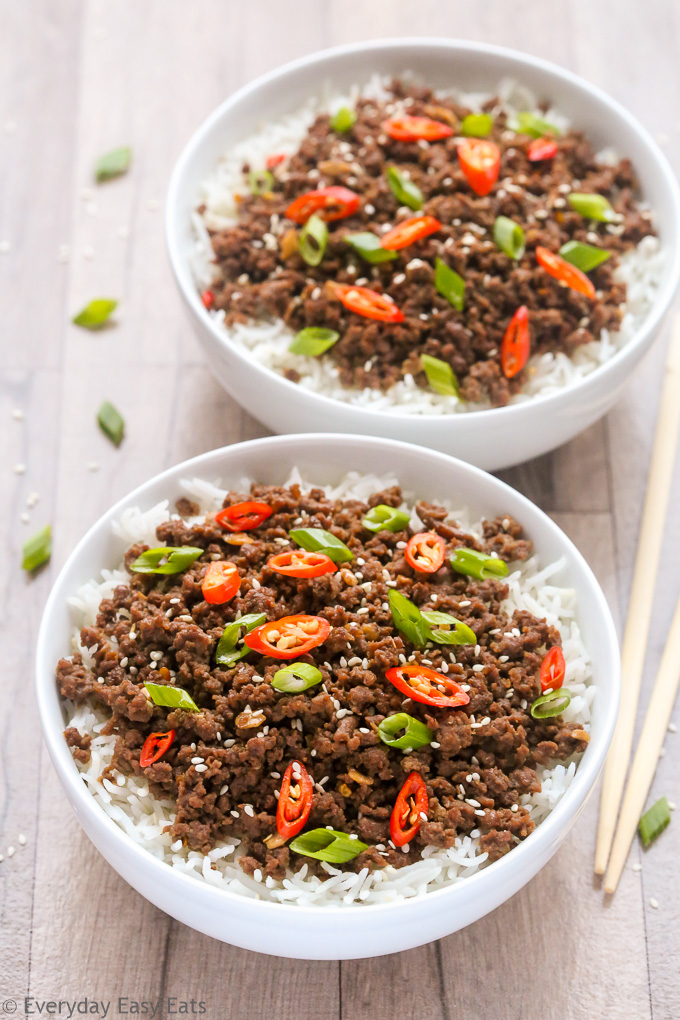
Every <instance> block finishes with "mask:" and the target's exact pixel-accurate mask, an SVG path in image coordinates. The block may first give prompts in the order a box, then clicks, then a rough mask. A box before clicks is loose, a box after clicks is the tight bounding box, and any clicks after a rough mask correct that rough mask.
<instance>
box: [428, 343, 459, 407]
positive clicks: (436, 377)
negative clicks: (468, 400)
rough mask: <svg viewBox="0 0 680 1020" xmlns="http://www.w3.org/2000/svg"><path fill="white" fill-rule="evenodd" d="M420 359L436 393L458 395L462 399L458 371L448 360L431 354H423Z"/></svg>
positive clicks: (431, 387)
mask: <svg viewBox="0 0 680 1020" xmlns="http://www.w3.org/2000/svg"><path fill="white" fill-rule="evenodd" d="M420 361H421V364H422V366H423V370H424V372H425V375H426V376H427V381H428V383H429V384H430V389H433V390H434V391H435V393H441V394H443V396H445V397H458V399H460V387H459V386H458V380H457V378H456V373H455V372H454V371H453V369H452V368H451V366H450V365H449V363H448V361H442V359H441V358H434V357H433V356H432V355H431V354H421V355H420Z"/></svg>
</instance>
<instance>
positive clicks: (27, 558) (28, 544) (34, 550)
mask: <svg viewBox="0 0 680 1020" xmlns="http://www.w3.org/2000/svg"><path fill="white" fill-rule="evenodd" d="M51 555H52V527H51V525H49V524H46V525H45V527H44V528H41V529H40V531H38V532H36V533H35V535H33V537H32V538H27V539H26V541H25V542H24V546H23V556H22V559H21V566H22V567H23V569H24V570H37V569H38V567H42V565H43V563H47V562H48V560H49V558H50V556H51Z"/></svg>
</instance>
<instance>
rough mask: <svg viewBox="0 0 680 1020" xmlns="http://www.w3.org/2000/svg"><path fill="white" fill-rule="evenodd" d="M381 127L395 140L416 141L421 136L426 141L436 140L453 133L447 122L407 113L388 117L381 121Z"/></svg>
mask: <svg viewBox="0 0 680 1020" xmlns="http://www.w3.org/2000/svg"><path fill="white" fill-rule="evenodd" d="M382 127H383V131H385V132H387V134H388V135H389V136H390V138H394V140H395V141H397V142H417V141H420V139H421V138H424V139H425V140H426V141H427V142H437V141H439V139H440V138H449V137H450V135H452V134H453V128H450V127H449V125H448V124H442V122H441V121H439V120H431V119H430V118H429V117H411V116H409V115H408V114H404V115H403V116H402V117H390V119H389V120H384V121H383V125H382Z"/></svg>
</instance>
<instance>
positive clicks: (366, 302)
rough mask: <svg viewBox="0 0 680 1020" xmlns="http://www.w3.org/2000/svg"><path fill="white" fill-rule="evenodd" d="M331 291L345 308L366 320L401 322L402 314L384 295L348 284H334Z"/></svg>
mask: <svg viewBox="0 0 680 1020" xmlns="http://www.w3.org/2000/svg"><path fill="white" fill-rule="evenodd" d="M333 289H334V291H335V293H336V295H337V297H338V298H339V299H340V300H341V301H342V303H343V305H344V306H345V308H348V309H349V310H350V312H356V313H357V315H363V316H364V317H365V318H366V319H378V320H379V321H380V322H403V321H404V313H403V312H402V311H401V309H400V308H397V306H396V305H395V303H394V301H392V300H391V299H390V298H388V297H387V296H386V295H385V294H378V292H377V291H376V290H370V288H369V287H353V286H352V285H351V284H348V283H334V284H333Z"/></svg>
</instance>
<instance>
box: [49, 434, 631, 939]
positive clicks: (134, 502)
mask: <svg viewBox="0 0 680 1020" xmlns="http://www.w3.org/2000/svg"><path fill="white" fill-rule="evenodd" d="M348 439H351V441H352V442H353V443H357V444H359V443H362V444H363V443H367V444H370V445H371V446H372V447H374V448H377V449H378V450H380V449H381V448H382V449H383V450H384V451H385V455H386V457H387V456H388V455H389V454H391V455H392V456H393V457H394V455H395V454H398V453H399V451H400V450H403V451H409V450H410V451H412V450H414V449H415V447H414V446H413V445H412V444H409V443H402V442H399V441H397V440H389V439H379V438H375V437H373V436H351V437H348V436H346V435H342V434H336V433H322V434H316V435H315V434H313V433H311V434H305V435H287V436H274V437H267V438H264V439H255V440H251V441H249V442H246V443H240V444H237V446H238V448H239V449H240V450H242V451H249V450H252V451H255V450H257V449H258V448H260V447H263V446H274V447H276V446H280V447H282V448H285V447H287V446H291V445H294V444H295V443H301V444H302V443H304V444H305V445H307V444H309V445H312V444H314V443H323V444H332V443H333V442H335V441H338V440H342V441H343V442H345V441H347V440H348ZM229 449H234V447H233V446H232V447H223V448H221V449H218V450H213V451H211V452H209V453H206V454H200V455H199V456H197V457H193V458H192V459H190V460H187V461H184V462H183V463H181V464H179V465H176V466H175V467H171V468H168V469H167V470H166V471H163V472H161V473H160V474H158V475H156V476H154V478H152V479H150V480H148V481H147V482H144V483H143V484H142V485H140V486H138V487H137V488H136V489H134V490H133V491H132V492H131V493H129V494H128V495H127V496H124V497H123V498H122V499H120V500H119V501H118V502H117V503H116V504H114V506H112V507H111V508H110V509H109V510H108V511H107V512H106V513H105V514H104V515H103V516H102V517H101V518H100V519H99V520H98V521H97V522H96V523H95V524H94V525H93V526H92V527H91V528H90V529H89V531H88V532H87V533H86V534H85V536H84V537H83V538H82V539H81V540H80V542H79V543H78V544H77V546H76V547H75V549H74V550H73V552H72V553H71V554H70V556H69V557H68V559H67V560H66V562H65V564H64V565H63V567H62V569H61V571H60V572H59V575H58V577H57V579H56V581H55V582H54V585H53V587H52V590H51V592H50V595H49V597H48V600H47V603H46V605H45V610H44V613H43V618H42V622H41V625H40V632H39V635H38V643H37V650H36V687H37V699H38V709H39V713H40V721H41V725H42V729H43V735H44V738H45V741H46V744H47V747H48V750H49V753H50V757H51V759H52V761H53V763H54V765H55V768H56V770H57V773H58V774H59V777H60V779H61V782H62V783H63V784H64V785H65V786H66V788H67V791H68V794H69V798H70V801H71V803H72V804H73V805H74V806H75V805H78V808H79V809H80V810H82V811H83V812H84V813H85V814H86V815H87V816H88V819H89V820H90V821H92V823H93V824H94V825H95V827H96V828H98V829H99V830H100V832H103V833H105V834H106V835H107V837H108V838H109V839H110V840H111V841H112V842H113V843H114V844H118V845H120V846H122V847H123V848H124V849H125V851H126V852H127V854H128V856H129V855H132V858H133V859H134V860H135V861H137V862H139V866H140V870H146V871H148V870H149V869H153V870H154V871H155V872H156V874H157V876H158V878H159V880H165V881H166V882H167V883H170V884H174V883H177V884H178V888H181V889H183V891H184V892H185V893H189V894H193V897H194V898H195V899H196V898H201V899H204V898H206V897H216V901H215V902H217V903H219V902H220V901H222V902H223V903H224V905H225V907H227V906H228V904H229V903H230V902H232V901H233V900H234V899H237V900H238V902H239V904H242V903H243V902H244V900H246V899H247V898H246V897H244V896H242V895H240V894H238V893H234V892H231V891H230V890H229V889H219V888H217V887H215V886H212V885H208V884H205V883H203V882H201V881H200V879H197V878H195V877H192V876H190V875H186V874H183V873H182V872H178V871H176V870H175V869H173V868H172V866H171V865H169V864H167V863H166V862H165V861H162V860H159V859H158V858H156V857H154V855H153V854H151V853H150V852H149V851H148V850H145V849H144V848H143V847H142V846H141V845H139V844H137V843H135V842H134V841H133V840H132V839H130V838H129V836H127V834H126V833H125V832H124V831H123V830H122V829H121V828H120V827H119V826H118V825H116V823H115V822H114V821H113V819H112V818H110V817H109V816H108V815H107V814H106V813H105V812H104V811H103V810H102V809H101V807H100V806H99V805H98V804H97V803H96V801H95V799H94V797H93V796H92V794H91V793H90V792H89V790H88V789H87V787H86V786H85V784H84V782H83V780H82V778H81V775H80V773H79V771H78V769H77V767H76V764H75V762H74V760H73V758H72V756H71V752H70V750H69V748H68V747H67V744H66V741H65V740H64V736H63V729H62V726H61V725H57V724H56V720H55V717H54V713H53V711H52V708H51V707H50V704H49V703H50V701H51V702H52V703H53V704H54V701H55V695H56V689H55V688H56V682H55V668H56V662H54V661H52V660H51V658H50V653H49V640H48V634H49V632H50V629H51V617H52V615H53V612H54V610H55V606H56V605H57V603H58V601H59V600H61V599H63V598H65V597H66V593H65V592H63V591H62V590H61V589H62V587H63V584H64V579H65V577H66V575H67V574H68V573H69V570H70V568H71V566H72V564H73V563H74V561H77V560H78V558H79V557H80V555H81V554H82V553H83V551H84V550H85V549H86V547H87V546H88V544H89V543H90V541H91V539H92V538H93V537H94V536H95V535H96V534H97V533H98V532H99V531H100V530H101V529H102V528H110V527H111V523H112V521H114V520H116V519H118V518H119V517H120V515H121V513H122V512H123V510H124V509H125V508H126V507H128V506H142V507H143V506H144V505H145V503H146V492H147V490H148V489H149V488H150V487H151V486H153V485H156V484H157V483H161V482H163V481H167V482H168V490H170V488H171V483H172V481H173V480H175V479H178V478H190V477H194V476H202V477H206V478H210V476H211V475H210V472H211V465H212V464H215V465H217V464H219V462H220V460H221V458H223V457H224V456H225V454H227V451H228V450H229ZM422 452H423V454H425V455H426V456H427V457H428V458H432V459H433V460H434V461H437V462H439V463H440V464H441V465H442V467H448V466H450V465H451V463H452V462H454V463H455V464H456V465H457V467H458V468H459V469H461V470H463V471H464V472H466V473H469V474H470V475H471V476H473V477H477V478H478V479H479V478H483V479H485V483H486V484H487V485H489V486H490V487H491V488H492V489H494V490H496V492H497V493H498V494H499V496H502V494H503V492H504V491H510V492H512V495H513V499H515V500H519V502H520V505H522V506H523V507H524V508H525V509H526V512H527V515H528V516H530V515H536V514H537V515H539V516H540V517H542V518H543V519H544V523H545V524H546V525H547V527H548V530H549V531H550V532H551V534H552V535H554V536H555V537H557V538H558V539H559V540H560V541H566V542H567V544H568V545H570V546H571V555H572V557H573V560H574V561H575V562H576V563H577V564H578V565H579V567H580V569H581V570H582V571H583V572H584V574H585V576H586V578H587V580H588V582H589V584H590V586H591V589H592V592H593V594H594V595H595V598H596V601H597V603H598V608H599V611H600V613H601V617H602V622H603V626H604V631H605V633H604V635H603V638H604V642H605V644H606V646H607V657H608V659H609V660H610V661H611V662H612V663H618V661H619V651H618V641H617V637H616V631H615V628H614V623H613V620H612V617H611V613H610V611H609V607H608V605H607V602H606V600H605V598H604V595H603V594H602V591H601V589H600V587H599V584H598V582H597V580H596V578H595V576H594V574H593V573H592V571H591V569H590V567H589V566H588V564H587V562H586V561H585V559H584V558H583V556H582V555H581V553H580V552H579V551H578V549H577V548H576V547H575V546H574V545H573V544H572V543H571V542H570V540H569V539H568V538H567V537H566V536H565V535H564V533H563V532H562V531H561V529H560V528H559V527H558V526H557V525H556V524H555V523H554V521H552V520H551V519H550V518H549V517H548V516H547V515H546V514H544V513H543V511H542V510H540V509H539V508H538V507H536V506H535V504H533V503H531V501H530V500H528V499H527V498H526V497H525V496H523V495H522V494H521V493H518V492H516V491H515V490H513V489H511V487H510V486H509V485H507V484H506V483H505V482H502V481H500V479H497V478H494V477H493V476H491V475H488V474H487V473H486V472H484V471H482V470H481V469H480V468H476V467H473V466H472V465H470V464H467V463H465V462H463V461H460V460H457V459H456V458H454V457H450V456H448V455H446V454H443V453H437V452H435V451H422ZM215 470H216V471H217V470H218V469H217V467H216V468H215ZM212 477H215V474H213V475H212ZM102 566H108V565H107V564H102ZM111 566H113V564H111ZM65 646H66V635H65ZM59 707H60V708H61V699H60V698H59ZM617 708H618V693H617V696H616V697H615V698H614V703H613V704H610V705H609V706H608V709H609V711H608V714H607V715H606V718H605V719H604V720H603V726H602V733H601V734H600V735H599V739H598V740H597V741H591V743H590V744H589V746H588V748H587V749H586V751H585V753H584V755H583V758H582V759H581V762H580V763H579V766H578V768H577V770H576V775H575V777H574V779H573V781H572V782H571V784H570V785H569V787H568V789H567V790H566V791H565V793H564V795H563V796H562V798H561V799H560V800H559V802H558V803H557V805H556V806H555V807H554V808H553V809H552V811H551V812H550V814H549V815H548V816H547V818H545V820H544V821H542V822H541V823H540V825H538V826H537V828H536V829H535V830H534V832H532V833H531V835H530V836H528V837H527V839H525V840H523V841H522V842H521V843H520V844H519V845H517V846H516V847H514V848H513V850H512V852H511V853H509V854H507V855H506V856H504V857H502V858H501V859H500V860H498V861H496V862H494V863H493V864H492V865H490V866H489V867H488V868H484V869H482V870H481V871H478V872H477V873H476V874H474V875H470V876H468V877H466V878H465V879H464V881H462V882H456V883H452V884H450V885H447V886H443V887H441V888H438V889H435V890H433V891H431V892H427V893H425V894H421V895H420V896H417V897H412V898H409V899H408V900H396V901H395V902H391V903H375V904H362V905H361V906H356V907H352V908H346V907H339V906H338V905H336V904H328V905H323V906H321V905H319V906H304V905H298V904H287V903H274V902H271V901H268V900H255V899H249V900H248V902H250V903H253V904H255V905H256V909H258V910H260V911H264V912H267V913H269V912H270V911H271V912H272V914H271V917H272V919H278V920H279V921H282V920H283V918H284V916H285V914H284V912H286V911H294V912H295V916H296V917H305V916H309V917H310V918H312V917H314V918H319V917H320V916H322V915H323V914H324V913H325V914H328V915H329V916H330V915H335V914H336V913H337V912H338V911H340V912H342V913H343V914H345V913H346V912H347V910H348V909H349V910H354V909H356V910H357V911H359V914H358V916H363V915H364V914H365V913H366V912H369V913H370V914H371V915H374V914H383V913H385V912H390V911H395V910H398V909H402V908H404V906H406V905H407V904H408V903H412V902H415V901H420V902H422V901H423V899H425V900H429V899H431V898H433V897H438V898H441V897H443V896H451V895H452V894H453V895H456V893H455V890H458V889H461V887H463V886H464V887H465V888H466V889H467V890H468V892H469V893H470V892H471V891H474V889H475V888H476V887H477V886H478V885H479V884H480V883H481V884H482V885H483V884H484V882H485V876H488V875H489V874H490V873H491V872H493V873H494V876H495V878H496V880H497V882H499V881H500V880H501V877H502V873H507V874H508V875H509V874H510V869H514V868H515V866H516V865H518V863H519V856H521V855H526V854H536V855H537V854H538V853H539V852H540V851H541V849H543V850H545V849H546V848H547V847H549V846H550V844H551V843H552V842H554V841H556V840H557V839H558V837H559V833H560V830H562V829H563V827H564V825H565V824H566V823H567V822H568V819H569V817H570V816H571V814H572V806H577V805H578V803H579V801H583V800H584V799H585V797H586V796H587V793H588V792H589V790H590V789H591V788H592V786H593V785H594V783H595V781H596V779H597V776H598V774H599V771H600V769H601V767H602V764H603V762H604V758H605V755H606V752H607V749H608V746H609V742H610V739H611V735H612V732H613V729H614V724H615V721H616V712H617ZM60 718H61V717H60ZM61 722H62V723H63V718H61Z"/></svg>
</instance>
